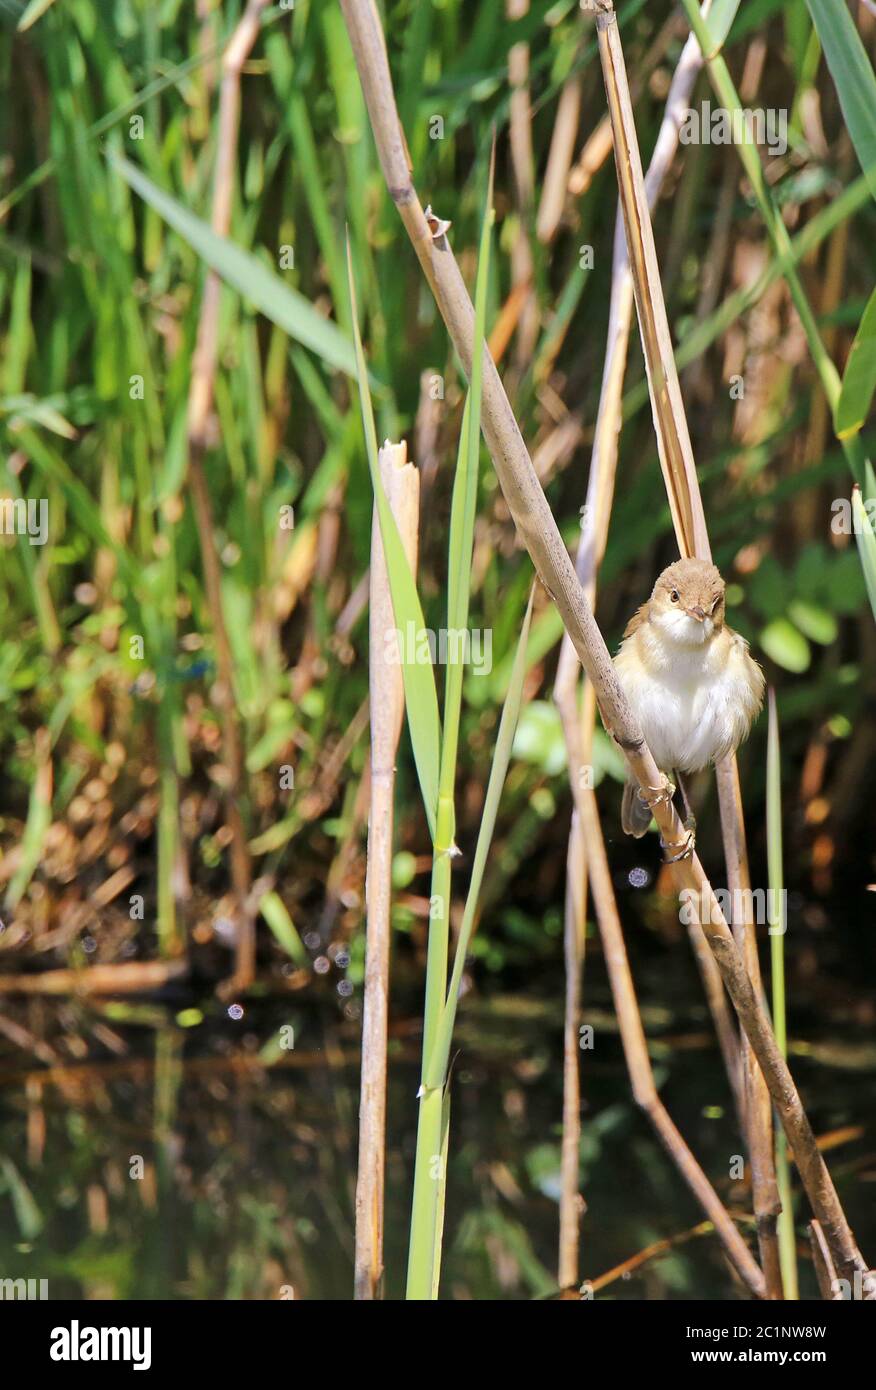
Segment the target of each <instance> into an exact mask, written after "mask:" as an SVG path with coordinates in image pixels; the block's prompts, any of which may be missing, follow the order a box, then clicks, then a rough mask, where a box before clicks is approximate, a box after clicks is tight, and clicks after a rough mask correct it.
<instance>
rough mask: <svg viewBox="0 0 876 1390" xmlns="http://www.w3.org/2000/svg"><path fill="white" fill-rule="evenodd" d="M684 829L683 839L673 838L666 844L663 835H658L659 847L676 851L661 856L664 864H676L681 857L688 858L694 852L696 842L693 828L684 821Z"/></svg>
mask: <svg viewBox="0 0 876 1390" xmlns="http://www.w3.org/2000/svg"><path fill="white" fill-rule="evenodd" d="M684 830H685V834H684V839H683V840H673V841H672V843H671V844H667V843H666V841H665V840H664V838H663V836H662V835H661V836H660V848H661V849H663V850H666V849H674V850H675V851H676V853H675V854H667V855H664V858H663V862H664V864H677V863H678V862H679V860H681V859H690V858H691V856H692V855H693V852H694V850H695V848H696V843H697V837H696V832H695V829H694V828H692V827H690V826H689V825H688V824H687V823H686V822H685V827H684Z"/></svg>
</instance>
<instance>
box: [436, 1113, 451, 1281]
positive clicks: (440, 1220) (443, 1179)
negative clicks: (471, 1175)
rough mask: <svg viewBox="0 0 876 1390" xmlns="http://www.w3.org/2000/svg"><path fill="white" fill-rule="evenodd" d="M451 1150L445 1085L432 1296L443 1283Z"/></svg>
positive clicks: (439, 1148)
mask: <svg viewBox="0 0 876 1390" xmlns="http://www.w3.org/2000/svg"><path fill="white" fill-rule="evenodd" d="M449 1152H450V1087H449V1086H445V1087H444V1094H443V1095H442V1097H441V1143H440V1145H439V1147H438V1154H439V1163H438V1176H437V1178H436V1180H435V1181H436V1182H437V1184H438V1199H437V1204H436V1205H437V1211H436V1217H435V1239H434V1241H433V1243H432V1298H433V1299H436V1298H437V1297H438V1288H439V1286H440V1283H441V1250H442V1248H443V1245H444V1206H445V1203H446V1200H447V1155H448V1154H449Z"/></svg>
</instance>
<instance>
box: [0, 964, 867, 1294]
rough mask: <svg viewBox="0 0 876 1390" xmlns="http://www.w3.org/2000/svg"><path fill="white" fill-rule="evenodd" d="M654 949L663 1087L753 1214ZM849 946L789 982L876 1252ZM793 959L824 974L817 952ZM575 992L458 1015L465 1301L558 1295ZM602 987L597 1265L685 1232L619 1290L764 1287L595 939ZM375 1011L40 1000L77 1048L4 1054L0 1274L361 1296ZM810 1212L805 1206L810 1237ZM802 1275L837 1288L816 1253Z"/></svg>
mask: <svg viewBox="0 0 876 1390" xmlns="http://www.w3.org/2000/svg"><path fill="white" fill-rule="evenodd" d="M838 944H839V943H838ZM824 954H825V953H824V951H822V955H824ZM636 956H637V959H636V960H635V961H634V969H635V974H636V982H637V987H638V989H639V993H640V998H641V1000H642V1001H643V1002H644V1018H645V1024H646V1030H647V1033H648V1038H649V1044H650V1046H651V1051H652V1059H653V1061H654V1065H655V1069H656V1072H657V1076H658V1081H659V1083H660V1086H661V1093H662V1095H663V1098H664V1100H665V1102H666V1104H667V1106H668V1108H669V1110H670V1113H671V1114H672V1116H673V1118H674V1119H675V1121H676V1122H677V1124H678V1125H679V1127H680V1128H681V1130H682V1133H683V1134H684V1136H685V1138H686V1139H687V1141H688V1143H689V1144H690V1145H691V1147H692V1148H693V1149H694V1152H695V1153H696V1154H697V1156H698V1157H699V1159H700V1160H701V1162H702V1164H703V1166H704V1167H705V1169H706V1172H707V1173H708V1174H709V1176H710V1178H711V1179H712V1181H713V1182H714V1183H715V1185H716V1186H717V1188H718V1190H719V1192H720V1193H721V1195H722V1197H723V1198H724V1199H725V1201H726V1202H727V1203H728V1205H729V1207H730V1209H731V1211H732V1212H733V1213H734V1214H735V1215H739V1216H742V1217H743V1218H744V1217H746V1216H750V1212H751V1207H750V1196H749V1193H748V1191H747V1189H746V1187H745V1185H744V1184H743V1183H740V1182H733V1181H731V1179H730V1177H729V1172H730V1164H731V1161H732V1159H733V1156H734V1155H736V1154H739V1153H740V1152H741V1146H740V1143H739V1138H738V1133H737V1130H736V1125H735V1120H734V1117H733V1113H732V1110H731V1108H730V1104H729V1098H728V1089H727V1085H726V1081H725V1079H724V1075H723V1072H722V1069H721V1062H720V1057H719V1054H718V1051H717V1048H716V1046H715V1045H714V1043H713V1040H712V1031H711V1027H710V1024H709V1020H708V1018H707V1016H706V1013H705V1010H704V1006H703V1005H702V1003H701V1002H700V990H699V985H698V982H697V978H696V974H695V971H694V967H693V965H692V963H691V960H690V957H689V952H688V951H687V948H686V944H685V942H684V941H683V940H682V941H679V942H676V943H674V944H666V943H658V942H655V941H653V940H647V939H646V940H645V941H644V943H642V942H639V943H638V944H637V950H636ZM827 956H828V968H826V969H825V970H823V971H822V973H821V974H820V975H819V976H818V977H817V978H816V979H814V980H810V987H809V989H808V991H807V992H805V993H804V992H803V990H802V989H801V988H799V987H798V988H797V989H796V990H795V989H793V988H792V990H791V997H792V999H793V998H794V997H795V995H796V996H797V997H798V998H800V999H801V1004H800V1007H799V1008H797V1009H796V1010H795V1011H794V1012H793V1013H792V1016H791V1028H790V1036H791V1039H792V1056H791V1062H792V1069H793V1071H794V1073H795V1076H796V1078H797V1080H798V1084H799V1085H800V1087H801V1090H802V1093H803V1099H804V1103H805V1104H806V1105H807V1106H808V1107H809V1110H810V1116H811V1119H812V1121H813V1124H814V1127H815V1129H816V1133H818V1134H819V1135H824V1134H831V1133H832V1134H833V1135H834V1138H835V1147H833V1148H832V1149H831V1151H830V1153H829V1155H828V1157H829V1162H830V1166H831V1170H832V1172H833V1174H834V1177H835V1180H836V1181H837V1184H838V1187H839V1190H840V1195H841V1198H842V1200H843V1202H844V1203H845V1205H846V1209H847V1212H848V1215H849V1217H850V1220H851V1223H852V1226H853V1228H854V1229H855V1232H856V1235H857V1237H858V1240H859V1243H860V1244H861V1246H862V1248H863V1249H864V1251H865V1254H866V1253H867V1251H868V1250H869V1251H870V1252H871V1258H872V1251H873V1250H874V1249H876V1212H874V1203H873V1196H874V1192H876V1186H874V1184H876V1132H874V1125H873V1115H874V1101H876V1065H874V1055H876V1047H874V1042H873V1033H872V1026H871V1024H869V1023H868V1016H869V1015H868V1010H869V1008H870V1006H871V1002H872V1001H871V999H870V996H869V995H867V994H866V992H862V990H861V988H860V986H859V985H857V984H856V985H855V986H852V985H851V984H848V983H847V982H845V981H843V980H842V978H841V977H839V976H835V975H833V974H832V973H831V968H830V956H831V952H830V951H828V952H827ZM836 956H837V959H840V958H841V956H842V952H841V951H840V950H839V949H838V950H837V951H836ZM794 969H795V970H796V971H797V972H798V973H799V971H800V970H802V971H803V972H804V976H805V971H806V969H807V961H806V955H805V952H803V953H802V954H801V953H798V955H797V957H795V966H794ZM792 976H793V971H792ZM504 978H505V976H503V979H504ZM792 983H793V979H792ZM402 994H403V996H404V995H408V996H409V998H408V999H407V1001H406V1002H408V1004H409V1009H408V1010H404V1009H401V1010H399V1006H398V1004H396V1006H395V1008H396V1011H395V1012H394V1014H393V1028H392V1033H393V1037H392V1062H391V1081H390V1099H389V1117H390V1119H389V1129H390V1132H389V1143H388V1153H387V1211H386V1228H387V1229H386V1260H387V1275H386V1292H387V1295H388V1296H389V1297H391V1298H398V1297H400V1296H401V1295H402V1293H403V1288H404V1275H405V1263H406V1243H407V1223H408V1216H409V1203H410V1190H411V1182H412V1175H413V1151H414V1138H415V1121H416V1109H415V1104H416V1103H415V1095H416V1089H417V1084H418V1048H419V1035H418V1031H417V1025H416V1008H417V998H416V991H415V990H414V988H413V985H412V983H411V984H410V985H408V984H406V983H404V982H403V985H402ZM561 998H562V980H561V977H560V974H559V972H558V970H557V968H556V964H555V963H554V964H553V965H551V966H547V967H545V969H544V972H543V974H542V975H541V977H540V978H538V979H536V980H532V979H530V980H529V982H528V987H527V989H526V991H525V992H524V991H523V990H515V991H513V992H510V993H508V992H504V993H503V992H500V991H499V990H498V989H497V988H496V987H495V986H494V987H492V988H491V987H490V981H489V980H488V979H487V980H486V981H479V982H478V988H477V989H476V990H473V991H472V993H471V994H470V995H469V996H468V997H467V998H466V999H465V1000H464V1002H463V1005H462V1007H461V1012H460V1025H459V1029H458V1034H457V1038H456V1045H457V1053H456V1059H455V1063H454V1068H453V1101H452V1116H451V1151H450V1163H449V1168H448V1194H447V1230H446V1239H445V1259H444V1275H443V1281H442V1296H443V1297H447V1298H462V1299H466V1298H478V1299H483V1298H488V1299H533V1298H541V1297H549V1296H551V1295H552V1294H554V1293H555V1292H556V1244H557V1222H558V1209H557V1190H558V1170H559V1140H560V1116H561V1092H562V1017H561V1011H560V1006H559V1004H558V1002H557V1001H559V1000H560V999H561ZM584 998H585V1008H584V1019H585V1021H589V1022H591V1023H592V1024H593V1025H594V1029H595V1046H594V1048H593V1050H592V1051H587V1052H582V1054H581V1060H582V1089H583V1139H582V1146H581V1183H582V1192H583V1195H584V1199H585V1202H586V1211H585V1213H584V1216H583V1219H582V1241H581V1277H582V1279H583V1278H588V1279H595V1278H598V1277H599V1276H601V1275H603V1274H605V1273H606V1272H607V1271H609V1270H612V1269H613V1268H614V1267H615V1266H617V1265H618V1264H620V1263H621V1262H622V1261H625V1260H627V1259H629V1258H630V1257H632V1256H635V1255H636V1254H637V1252H639V1251H642V1250H643V1249H645V1248H646V1247H648V1246H650V1245H652V1244H653V1243H654V1242H657V1241H661V1240H665V1239H668V1238H677V1243H675V1244H674V1245H673V1246H672V1248H671V1249H669V1250H668V1251H667V1252H665V1253H663V1254H660V1255H659V1256H656V1257H655V1258H653V1259H650V1260H648V1261H647V1262H646V1263H645V1264H644V1265H643V1266H642V1268H640V1269H638V1270H636V1271H635V1272H634V1273H633V1274H632V1275H631V1276H629V1277H626V1278H623V1277H617V1278H616V1279H614V1280H613V1281H612V1282H610V1283H609V1284H608V1285H607V1286H606V1287H604V1288H603V1289H602V1290H601V1291H600V1292H599V1293H598V1295H597V1296H598V1297H604V1298H649V1299H661V1298H663V1299H665V1298H682V1297H687V1298H700V1299H727V1298H734V1297H741V1296H744V1295H743V1294H742V1292H741V1291H740V1290H739V1289H738V1288H737V1286H736V1285H735V1283H734V1280H733V1278H732V1276H731V1275H730V1273H729V1271H728V1269H727V1266H726V1265H725V1262H724V1260H723V1258H722V1256H721V1253H720V1249H719V1246H718V1243H717V1241H716V1240H715V1238H714V1237H713V1236H712V1235H711V1234H710V1233H708V1232H706V1233H700V1232H697V1231H696V1228H697V1227H698V1226H699V1224H700V1222H701V1213H700V1211H699V1208H698V1207H697V1205H696V1203H695V1202H694V1200H693V1199H692V1197H691V1196H690V1195H689V1193H688V1191H687V1188H686V1187H685V1185H684V1184H683V1182H682V1181H681V1179H680V1177H679V1176H678V1174H677V1173H676V1171H675V1169H674V1167H673V1165H672V1163H671V1161H670V1159H669V1158H668V1156H667V1155H666V1154H665V1152H664V1151H663V1149H662V1147H661V1145H660V1144H659V1142H658V1141H657V1139H656V1138H655V1136H654V1135H653V1133H652V1131H651V1129H650V1126H649V1123H648V1121H647V1118H646V1117H645V1116H644V1115H642V1114H641V1113H640V1112H638V1111H637V1109H636V1107H635V1105H634V1104H633V1102H632V1099H631V1095H630V1089H629V1085H628V1081H627V1078H626V1073H625V1070H624V1064H623V1056H622V1052H621V1047H620V1040H619V1038H618V1036H617V1033H616V1029H615V1024H614V1020H613V1014H612V1011H611V1007H610V998H609V995H608V991H607V986H606V982H605V976H604V971H603V964H602V961H601V959H600V958H599V956H598V953H596V952H592V953H591V958H590V960H589V961H588V965H587V969H586V972H585V995H584ZM655 1000H659V1001H660V1002H659V1005H658V1004H655V1003H654V1001H655ZM353 1004H354V1008H353V1009H352V1010H351V1009H350V1008H349V1003H348V1004H347V1005H342V1004H341V1003H339V1002H338V1001H337V998H336V996H334V995H333V994H332V992H331V990H330V987H329V985H326V987H325V989H324V990H322V991H321V992H319V991H313V990H308V991H305V992H303V993H301V994H297V995H291V996H287V997H285V998H281V997H265V998H263V999H260V1000H255V1001H252V1002H246V1003H245V1007H244V1012H243V1016H242V1017H241V1018H239V1019H234V1018H232V1017H230V1016H229V1013H228V1011H227V1008H226V1007H225V1006H223V1005H220V1004H219V1003H218V1002H217V1001H216V1000H215V998H214V996H213V993H212V990H210V989H206V990H204V991H203V993H202V994H201V995H198V994H197V992H192V991H183V992H180V993H179V994H178V995H176V996H174V997H172V998H170V999H168V998H158V999H156V1000H154V1001H150V1002H145V1003H137V1004H133V1003H125V1004H116V1005H107V1004H104V1005H100V1006H97V1005H94V1004H91V1005H86V1004H80V1003H72V1002H66V1003H63V1004H59V1003H53V1004H48V1003H39V1004H38V1005H34V1006H33V1008H32V1009H31V1011H30V1015H29V1016H30V1022H31V1024H32V1025H33V1024H34V1023H35V1021H36V1016H37V1014H38V1015H39V1020H38V1021H39V1024H40V1027H41V1029H42V1032H43V1033H44V1035H46V1036H50V1037H53V1039H54V1042H55V1044H56V1046H59V1047H60V1048H61V1049H62V1050H66V1051H67V1052H68V1053H69V1049H70V1047H73V1048H74V1055H73V1056H68V1058H67V1060H66V1062H65V1065H64V1066H63V1067H61V1068H52V1069H47V1068H46V1067H44V1066H42V1067H41V1066H40V1064H39V1063H38V1062H35V1061H33V1060H31V1059H28V1057H27V1055H26V1054H25V1053H23V1052H22V1051H21V1050H18V1049H12V1048H6V1047H4V1052H3V1056H2V1066H0V1141H2V1152H3V1154H4V1158H3V1161H2V1168H0V1251H2V1261H0V1277H11V1276H13V1275H14V1276H25V1277H31V1278H44V1279H47V1280H48V1281H49V1295H50V1297H53V1298H62V1297H63V1298H89V1297H103V1298H116V1299H126V1298H174V1299H204V1298H210V1299H244V1298H245V1299H277V1298H283V1297H286V1298H289V1297H295V1298H304V1299H307V1298H320V1299H347V1298H349V1297H350V1293H351V1285H352V1252H353V1218H352V1213H353V1195H354V1182H355V1152H356V1129H357V1107H358V1091H357V1071H358V1051H357V1048H358V1023H357V1021H356V1019H355V1017H345V1016H344V1009H345V1008H346V1011H347V1013H348V1014H350V1013H355V1000H354V1001H353ZM194 1009H198V1010H200V1012H201V1013H202V1014H203V1018H202V1020H201V1021H198V1018H197V1014H195V1013H193V1012H192V1011H193V1010H194ZM284 1028H285V1029H286V1030H287V1031H286V1033H283V1032H282V1030H283V1029H284ZM290 1029H291V1030H292V1032H289V1030H290ZM293 1034H294V1037H293ZM65 1038H66V1039H67V1044H66V1049H65V1047H64V1039H65ZM76 1039H83V1040H85V1041H84V1042H80V1043H79V1044H78V1045H77V1044H76V1043H75V1040H76ZM71 1040H73V1041H71ZM284 1041H285V1043H286V1046H283V1042H284ZM292 1041H294V1046H292V1047H290V1046H289V1045H288V1044H289V1043H290V1042H292ZM77 1047H78V1050H79V1051H81V1052H83V1055H82V1057H81V1060H80V1059H78V1058H77V1056H76V1055H75V1051H76V1050H77ZM86 1053H87V1055H86ZM805 1220H806V1207H805V1202H804V1201H803V1200H802V1199H800V1200H799V1201H798V1223H797V1229H798V1232H799V1236H800V1249H801V1252H805ZM743 1227H744V1229H747V1230H749V1232H750V1231H751V1227H750V1224H749V1225H746V1223H745V1222H744V1221H743ZM691 1232H693V1233H691ZM801 1292H802V1294H803V1296H805V1297H811V1296H814V1293H815V1285H814V1282H813V1279H812V1275H811V1266H810V1265H809V1262H808V1259H807V1258H802V1257H801Z"/></svg>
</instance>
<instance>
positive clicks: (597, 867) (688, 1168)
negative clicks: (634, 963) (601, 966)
mask: <svg viewBox="0 0 876 1390" xmlns="http://www.w3.org/2000/svg"><path fill="white" fill-rule="evenodd" d="M573 785H574V787H575V804H576V808H577V811H578V815H579V816H580V818H581V824H582V827H583V831H584V844H585V847H586V851H587V866H588V869H589V874H590V884H591V889H592V892H593V901H594V904H595V906H596V916H597V920H598V922H599V931H600V935H601V937H602V944H603V954H604V956H605V964H606V969H607V970H608V976H609V981H610V983H611V991H612V997H613V999H614V1001H615V1010H616V1012H617V1017H618V1024H619V1026H620V1032H621V1041H622V1043H623V1049H624V1057H625V1058H626V1063H627V1070H628V1072H629V1074H630V1080H631V1082H632V1086H633V1095H634V1096H635V1099H636V1104H637V1105H640V1106H641V1107H642V1109H643V1110H644V1111H645V1113H646V1115H647V1116H648V1118H649V1119H650V1121H651V1123H652V1124H653V1126H654V1128H655V1129H656V1131H657V1133H658V1134H659V1136H660V1138H661V1140H662V1141H663V1144H664V1146H665V1148H666V1150H667V1152H668V1153H669V1154H670V1156H671V1158H672V1159H673V1161H674V1162H675V1164H676V1165H677V1167H678V1169H679V1171H680V1173H681V1175H682V1177H683V1178H684V1180H685V1182H686V1183H687V1184H688V1186H689V1187H690V1189H691V1191H692V1192H693V1194H694V1196H695V1197H696V1199H697V1201H698V1202H699V1203H700V1205H701V1206H702V1208H703V1210H704V1211H705V1213H706V1215H707V1216H708V1217H709V1219H710V1220H711V1221H712V1223H713V1225H714V1227H715V1230H716V1232H717V1234H718V1235H719V1237H720V1239H721V1241H722V1243H723V1245H724V1249H725V1251H726V1253H727V1255H728V1257H729V1259H730V1260H731V1261H732V1263H733V1266H734V1268H735V1269H736V1270H737V1272H738V1274H739V1275H740V1277H741V1278H742V1279H743V1280H744V1282H745V1283H746V1285H747V1286H748V1288H749V1289H750V1290H751V1292H752V1293H753V1294H754V1295H755V1297H757V1298H763V1297H764V1295H765V1293H766V1284H765V1281H764V1277H763V1274H762V1273H761V1270H760V1268H759V1267H758V1264H757V1261H756V1260H755V1259H754V1258H753V1256H752V1255H751V1252H750V1251H749V1249H748V1246H747V1245H746V1243H745V1241H744V1240H743V1238H742V1236H741V1235H740V1234H739V1231H738V1230H737V1228H736V1226H735V1225H734V1223H733V1220H732V1218H731V1216H730V1215H729V1213H728V1212H727V1209H726V1207H725V1206H724V1203H723V1202H722V1201H721V1199H720V1197H719V1196H718V1194H717V1192H716V1191H715V1189H714V1188H713V1187H712V1184H711V1183H710V1182H709V1180H708V1178H707V1177H706V1175H705V1173H704V1172H703V1170H702V1168H701V1167H700V1165H699V1163H698V1162H697V1160H696V1158H695V1157H694V1155H693V1154H692V1153H691V1151H690V1149H689V1148H688V1146H687V1144H686V1143H685V1142H684V1139H683V1138H682V1136H681V1134H680V1133H679V1131H678V1129H677V1128H676V1126H675V1124H674V1123H673V1121H672V1119H671V1117H670V1115H669V1112H668V1110H667V1109H666V1106H665V1105H664V1104H663V1101H662V1100H661V1099H660V1096H659V1095H658V1093H657V1087H656V1086H655V1084H654V1073H653V1070H652V1068H651V1059H650V1057H649V1055H648V1044H647V1042H646V1039H645V1030H644V1028H643V1027H642V1019H641V1015H640V1013H639V1005H638V1001H637V999H636V990H635V985H634V984H633V977H632V974H631V972H630V964H629V960H628V958H627V952H626V946H625V944H624V935H623V928H622V927H621V921H620V917H619V915H618V911H617V903H616V900H615V896H614V887H613V885H612V881H611V870H610V869H609V866H608V857H607V855H606V852H605V841H604V839H603V837H602V825H601V824H600V820H599V811H598V809H597V806H596V796H595V795H594V793H593V791H592V790H591V789H590V788H588V787H581V786H579V785H578V784H577V783H574V784H573Z"/></svg>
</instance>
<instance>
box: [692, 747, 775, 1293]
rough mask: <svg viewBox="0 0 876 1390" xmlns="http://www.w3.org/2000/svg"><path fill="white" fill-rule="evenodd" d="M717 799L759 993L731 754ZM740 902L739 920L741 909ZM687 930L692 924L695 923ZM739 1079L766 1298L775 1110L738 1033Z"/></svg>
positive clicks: (741, 939)
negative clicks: (740, 1069) (739, 1044)
mask: <svg viewBox="0 0 876 1390" xmlns="http://www.w3.org/2000/svg"><path fill="white" fill-rule="evenodd" d="M715 776H716V778H717V782H718V800H719V803H720V811H721V832H722V835H723V838H724V859H725V862H726V864H727V887H728V888H729V890H730V894H731V902H733V903H734V904H738V907H736V908H734V916H733V936H734V938H735V940H736V945H737V948H738V950H739V952H740V954H741V956H742V958H743V960H744V961H745V965H746V969H747V970H748V975H749V979H750V980H751V983H752V987H753V989H754V992H755V994H756V995H757V996H758V997H759V998H760V997H761V995H762V984H761V974H760V958H759V956H758V950H757V933H756V931H755V923H754V914H753V910H752V897H751V893H750V891H748V890H750V888H751V875H750V873H749V869H748V847H747V845H746V842H745V824H744V822H743V819H742V792H741V788H740V785H739V768H738V766H737V763H736V759H735V757H733V758H724V759H722V761H721V762H720V763H718V764H717V766H716V768H715ZM739 908H741V920H740V915H739ZM691 930H694V928H693V926H692V927H691ZM741 1041H742V1055H741V1062H742V1079H743V1094H744V1100H745V1113H744V1124H743V1132H744V1134H745V1137H746V1141H747V1144H748V1157H749V1161H750V1163H751V1190H752V1196H753V1199H754V1214H755V1218H756V1220H757V1241H758V1248H759V1250H760V1260H761V1264H762V1266H763V1271H764V1274H765V1276H766V1281H767V1289H768V1290H769V1296H770V1298H781V1297H782V1294H783V1287H782V1269H781V1263H780V1260H779V1238H778V1216H779V1212H780V1211H781V1209H782V1204H781V1200H780V1198H779V1188H778V1183H777V1182H776V1161H775V1148H774V1140H773V1112H772V1107H771V1105H770V1094H769V1091H768V1090H767V1085H766V1081H765V1079H764V1076H763V1074H762V1072H761V1069H760V1067H759V1066H758V1064H757V1059H756V1058H755V1056H754V1054H753V1052H752V1050H751V1045H750V1043H749V1041H748V1038H747V1037H746V1036H745V1034H744V1033H743V1034H742V1039H741Z"/></svg>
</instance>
